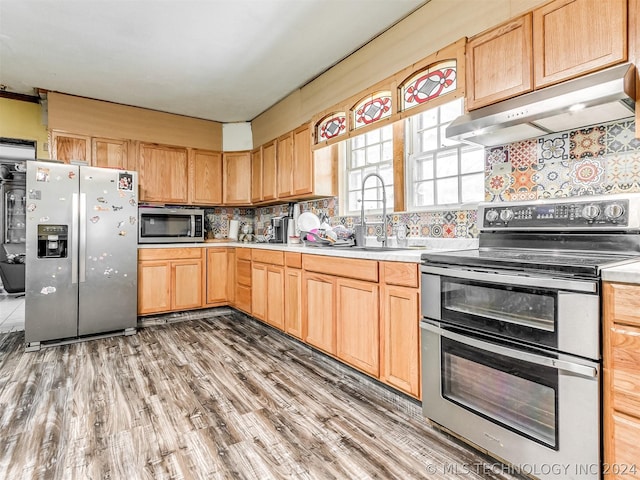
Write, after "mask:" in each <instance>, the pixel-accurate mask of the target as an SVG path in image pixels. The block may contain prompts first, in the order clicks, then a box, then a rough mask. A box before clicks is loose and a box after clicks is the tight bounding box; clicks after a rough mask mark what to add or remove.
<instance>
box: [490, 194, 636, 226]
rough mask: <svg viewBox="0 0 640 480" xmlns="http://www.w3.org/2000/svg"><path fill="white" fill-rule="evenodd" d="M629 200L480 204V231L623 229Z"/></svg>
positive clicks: (601, 198)
mask: <svg viewBox="0 0 640 480" xmlns="http://www.w3.org/2000/svg"><path fill="white" fill-rule="evenodd" d="M630 212H631V210H630V201H629V199H620V198H611V199H606V198H603V197H587V198H583V199H581V200H573V201H571V200H569V199H566V200H561V201H558V202H550V201H540V202H532V203H502V204H500V203H494V204H482V205H480V207H479V211H478V217H479V218H481V219H482V229H484V230H487V229H527V230H529V229H540V230H544V229H554V230H559V229H563V228H567V229H576V228H580V229H591V228H603V229H605V228H606V229H610V230H616V229H623V228H628V227H636V228H637V227H638V225H631V224H630Z"/></svg>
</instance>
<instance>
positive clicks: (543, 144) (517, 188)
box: [485, 118, 640, 202]
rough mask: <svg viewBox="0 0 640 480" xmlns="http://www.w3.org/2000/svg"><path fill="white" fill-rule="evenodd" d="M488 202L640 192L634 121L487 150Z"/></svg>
mask: <svg viewBox="0 0 640 480" xmlns="http://www.w3.org/2000/svg"><path fill="white" fill-rule="evenodd" d="M485 167H486V182H485V199H486V200H487V201H491V202H500V201H514V200H535V199H537V198H554V197H573V196H582V195H602V194H607V193H621V192H638V191H640V140H637V139H636V138H635V121H634V119H633V118H628V119H624V120H619V121H615V122H611V123H607V124H604V125H596V126H592V127H588V128H583V129H579V130H572V131H565V132H559V133H554V134H550V135H545V136H543V137H540V138H537V139H534V140H525V141H523V142H515V143H511V144H508V145H501V146H497V147H491V148H487V149H486V150H485Z"/></svg>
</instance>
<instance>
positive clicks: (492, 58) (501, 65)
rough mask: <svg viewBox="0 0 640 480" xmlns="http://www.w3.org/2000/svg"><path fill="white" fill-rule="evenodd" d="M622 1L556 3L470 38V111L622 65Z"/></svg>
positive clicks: (624, 6) (624, 3)
mask: <svg viewBox="0 0 640 480" xmlns="http://www.w3.org/2000/svg"><path fill="white" fill-rule="evenodd" d="M627 45H628V42H627V0H607V1H605V2H603V1H601V0H556V1H554V2H551V3H548V4H546V5H543V6H541V7H539V8H537V9H535V10H533V12H532V13H527V14H526V15H523V16H521V17H518V18H515V19H512V20H510V21H508V22H506V23H503V24H501V25H499V26H498V27H495V28H492V29H491V30H488V31H486V32H483V33H481V34H479V35H477V36H475V37H473V38H471V39H470V40H469V42H468V44H467V51H466V62H467V70H466V71H467V79H466V92H467V93H466V95H467V109H468V110H473V109H475V108H480V107H483V106H486V105H489V104H492V103H495V102H498V101H500V100H504V99H506V98H510V97H514V96H517V95H520V94H522V93H526V92H528V91H531V90H536V89H539V88H543V87H546V86H548V85H552V84H554V83H559V82H562V81H565V80H569V79H571V78H575V77H578V76H580V75H584V74H586V73H590V72H594V71H596V70H600V69H602V68H605V67H609V66H611V65H615V64H618V63H621V62H624V61H626V60H627Z"/></svg>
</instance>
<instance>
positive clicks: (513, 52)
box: [466, 13, 533, 110]
mask: <svg viewBox="0 0 640 480" xmlns="http://www.w3.org/2000/svg"><path fill="white" fill-rule="evenodd" d="M466 63H467V81H466V88H467V93H466V100H467V109H468V110H473V109H474V108H479V107H483V106H485V105H489V104H491V103H495V102H497V101H499V100H503V99H505V98H509V97H514V96H516V95H519V94H521V93H525V92H529V91H531V90H532V88H533V79H532V78H533V75H532V71H533V69H532V65H533V59H532V35H531V14H530V13H529V14H527V15H524V16H522V17H519V18H517V19H515V20H512V21H509V22H507V23H505V24H503V25H501V26H499V27H497V28H494V29H492V30H490V31H489V32H486V33H483V34H481V35H478V36H477V37H474V38H472V39H471V40H470V41H469V43H468V44H467V50H466Z"/></svg>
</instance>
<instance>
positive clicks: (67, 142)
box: [51, 130, 91, 163]
mask: <svg viewBox="0 0 640 480" xmlns="http://www.w3.org/2000/svg"><path fill="white" fill-rule="evenodd" d="M51 143H52V144H53V147H52V149H51V155H52V156H51V158H52V159H53V160H60V161H62V162H64V163H70V162H71V161H72V160H78V161H81V162H87V163H91V137H89V136H87V135H76V134H73V133H64V132H57V131H55V130H53V131H52V132H51Z"/></svg>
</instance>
